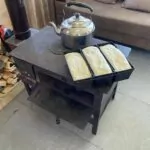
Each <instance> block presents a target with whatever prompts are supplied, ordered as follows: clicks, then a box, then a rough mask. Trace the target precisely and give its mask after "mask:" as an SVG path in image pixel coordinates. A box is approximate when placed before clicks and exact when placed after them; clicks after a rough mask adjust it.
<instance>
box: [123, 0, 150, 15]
mask: <svg viewBox="0 0 150 150" xmlns="http://www.w3.org/2000/svg"><path fill="white" fill-rule="evenodd" d="M123 6H124V7H125V8H129V9H134V10H141V11H145V12H150V0H125V2H124V4H123Z"/></svg>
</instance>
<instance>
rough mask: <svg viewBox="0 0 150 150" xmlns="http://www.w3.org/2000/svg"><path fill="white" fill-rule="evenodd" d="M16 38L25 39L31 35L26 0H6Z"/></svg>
mask: <svg viewBox="0 0 150 150" xmlns="http://www.w3.org/2000/svg"><path fill="white" fill-rule="evenodd" d="M5 3H6V6H7V9H8V12H9V16H10V19H11V22H12V26H13V30H14V34H15V37H16V39H19V40H25V39H28V38H29V37H30V36H31V31H30V29H29V23H28V19H27V14H26V10H25V6H24V0H5Z"/></svg>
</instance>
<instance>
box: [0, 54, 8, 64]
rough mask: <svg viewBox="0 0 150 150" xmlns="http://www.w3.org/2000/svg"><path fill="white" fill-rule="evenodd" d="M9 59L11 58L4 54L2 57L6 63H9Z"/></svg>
mask: <svg viewBox="0 0 150 150" xmlns="http://www.w3.org/2000/svg"><path fill="white" fill-rule="evenodd" d="M8 59H9V57H7V56H4V55H3V56H2V57H1V60H2V61H3V62H4V63H7V61H8Z"/></svg>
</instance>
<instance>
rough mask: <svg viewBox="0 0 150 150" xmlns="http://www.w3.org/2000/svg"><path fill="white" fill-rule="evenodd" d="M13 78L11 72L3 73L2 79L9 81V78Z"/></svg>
mask: <svg viewBox="0 0 150 150" xmlns="http://www.w3.org/2000/svg"><path fill="white" fill-rule="evenodd" d="M11 77H12V78H13V77H14V75H13V74H12V73H11V72H6V71H5V72H4V73H3V76H2V78H3V79H5V80H7V79H8V78H11Z"/></svg>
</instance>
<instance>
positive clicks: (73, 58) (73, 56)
mask: <svg viewBox="0 0 150 150" xmlns="http://www.w3.org/2000/svg"><path fill="white" fill-rule="evenodd" d="M65 58H66V62H67V64H68V68H69V70H70V73H71V76H72V78H73V80H74V81H77V80H82V79H87V78H90V77H92V75H91V73H90V71H89V68H88V66H87V64H86V62H85V61H84V59H83V57H82V56H81V54H80V53H76V52H73V53H69V54H66V55H65Z"/></svg>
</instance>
